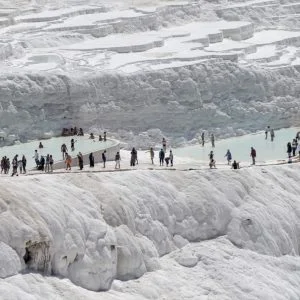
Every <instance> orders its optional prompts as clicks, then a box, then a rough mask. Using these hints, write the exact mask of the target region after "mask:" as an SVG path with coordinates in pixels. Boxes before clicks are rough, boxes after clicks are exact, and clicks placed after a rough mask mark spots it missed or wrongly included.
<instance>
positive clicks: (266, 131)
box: [265, 126, 270, 140]
mask: <svg viewBox="0 0 300 300" xmlns="http://www.w3.org/2000/svg"><path fill="white" fill-rule="evenodd" d="M269 131H270V126H267V128H266V130H265V140H267V139H268V132H269Z"/></svg>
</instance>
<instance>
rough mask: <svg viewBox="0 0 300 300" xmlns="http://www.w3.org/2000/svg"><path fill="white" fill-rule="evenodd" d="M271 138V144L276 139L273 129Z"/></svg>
mask: <svg viewBox="0 0 300 300" xmlns="http://www.w3.org/2000/svg"><path fill="white" fill-rule="evenodd" d="M270 136H271V142H273V141H274V137H275V132H274V129H273V128H272V129H271V130H270Z"/></svg>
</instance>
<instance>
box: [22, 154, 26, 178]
mask: <svg viewBox="0 0 300 300" xmlns="http://www.w3.org/2000/svg"><path fill="white" fill-rule="evenodd" d="M26 164H27V159H26V157H25V155H24V154H23V156H22V168H23V173H24V174H26Z"/></svg>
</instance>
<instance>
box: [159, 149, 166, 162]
mask: <svg viewBox="0 0 300 300" xmlns="http://www.w3.org/2000/svg"><path fill="white" fill-rule="evenodd" d="M164 159H165V151H164V150H163V149H160V151H159V165H160V166H163V165H164Z"/></svg>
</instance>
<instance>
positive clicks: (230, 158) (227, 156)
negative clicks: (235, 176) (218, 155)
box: [224, 149, 232, 165]
mask: <svg viewBox="0 0 300 300" xmlns="http://www.w3.org/2000/svg"><path fill="white" fill-rule="evenodd" d="M224 157H226V158H227V162H228V165H230V162H231V160H232V155H231V152H230V150H229V149H228V150H227V152H226V154H225V156H224Z"/></svg>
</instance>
